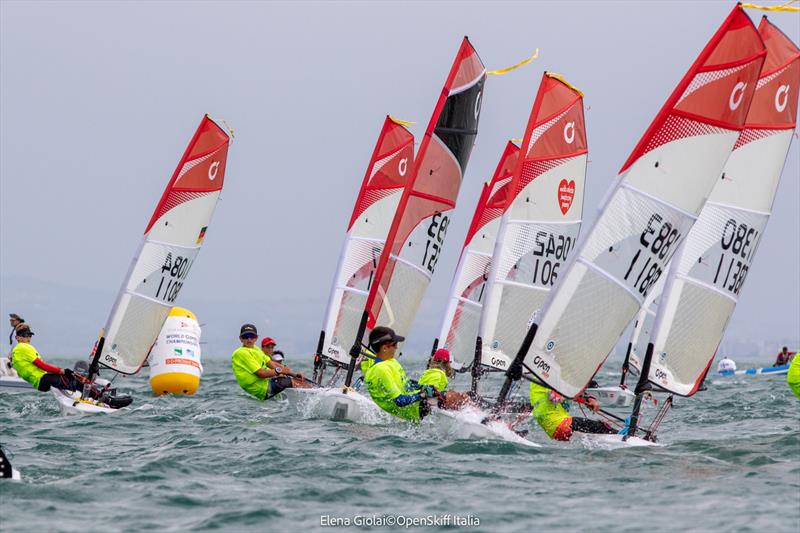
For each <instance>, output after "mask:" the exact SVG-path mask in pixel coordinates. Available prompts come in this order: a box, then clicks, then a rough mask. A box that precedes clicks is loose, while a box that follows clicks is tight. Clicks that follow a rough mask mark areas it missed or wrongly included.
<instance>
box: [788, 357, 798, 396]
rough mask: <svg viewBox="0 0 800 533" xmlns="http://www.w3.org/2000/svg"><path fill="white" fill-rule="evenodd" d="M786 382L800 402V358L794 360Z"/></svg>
mask: <svg viewBox="0 0 800 533" xmlns="http://www.w3.org/2000/svg"><path fill="white" fill-rule="evenodd" d="M786 382H787V383H789V388H790V389H792V392H793V393H794V395H795V396H797V399H798V400H800V357H795V358H794V359H792V364H791V365H789V372H787V374H786Z"/></svg>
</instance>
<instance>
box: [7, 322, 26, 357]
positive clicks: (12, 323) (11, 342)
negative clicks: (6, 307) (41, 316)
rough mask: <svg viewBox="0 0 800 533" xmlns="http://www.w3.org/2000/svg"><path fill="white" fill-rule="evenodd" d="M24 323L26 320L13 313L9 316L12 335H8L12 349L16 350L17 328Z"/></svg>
mask: <svg viewBox="0 0 800 533" xmlns="http://www.w3.org/2000/svg"><path fill="white" fill-rule="evenodd" d="M24 322H25V319H24V318H22V317H21V316H19V315H18V314H16V313H11V314H10V315H8V323H9V324H11V333H9V334H8V345H9V346H10V347H11V349H13V348H14V343H15V342H16V341H15V340H14V339H15V337H16V332H17V327H19V325H20V324H23V323H24ZM9 351H10V350H9Z"/></svg>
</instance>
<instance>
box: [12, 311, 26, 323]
mask: <svg viewBox="0 0 800 533" xmlns="http://www.w3.org/2000/svg"><path fill="white" fill-rule="evenodd" d="M8 318H13V319H14V320H19V321H20V322H25V319H24V318H22V317H21V316H19V315H18V314H17V313H10V314H9V315H8Z"/></svg>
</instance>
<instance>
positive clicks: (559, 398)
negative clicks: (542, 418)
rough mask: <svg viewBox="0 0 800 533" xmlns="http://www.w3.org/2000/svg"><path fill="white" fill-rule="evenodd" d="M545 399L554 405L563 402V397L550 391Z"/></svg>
mask: <svg viewBox="0 0 800 533" xmlns="http://www.w3.org/2000/svg"><path fill="white" fill-rule="evenodd" d="M547 398H548V399H549V400H550V402H551V403H553V404H555V405H558V404H560V403H561V402H563V401H564V397H563V396H561V395H560V394H559V393H557V392H556V391H554V390H551V391H550V393H549V394H548V395H547Z"/></svg>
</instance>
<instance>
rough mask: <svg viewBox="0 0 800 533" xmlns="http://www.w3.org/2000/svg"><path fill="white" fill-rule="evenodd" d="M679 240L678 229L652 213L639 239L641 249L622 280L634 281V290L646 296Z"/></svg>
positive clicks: (661, 272)
mask: <svg viewBox="0 0 800 533" xmlns="http://www.w3.org/2000/svg"><path fill="white" fill-rule="evenodd" d="M680 240H681V234H680V232H679V231H678V229H677V228H675V227H673V226H672V224H671V223H670V222H667V221H665V220H664V217H662V216H661V215H660V214H658V213H653V215H651V216H650V220H648V221H647V227H645V229H644V231H643V232H642V235H641V236H640V237H639V244H640V246H641V247H640V248H639V249H638V250H637V251H636V254H635V255H634V256H633V259H632V260H631V264H630V266H629V267H628V271H627V272H626V273H625V277H624V278H623V279H624V280H625V281H628V282H630V281H631V280H634V279H635V281H633V288H634V290H637V291H638V292H639V294H641V295H642V296H647V291H649V290H650V288H651V287H652V286H653V285H655V283H656V282H657V281H658V278H660V277H661V274H663V273H664V267H665V265H666V264H667V263H668V262H669V260H670V258H671V257H672V253H674V251H675V250H676V249H677V247H676V244H677V243H678V242H680ZM642 252H644V253H642ZM634 276H635V278H634Z"/></svg>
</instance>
